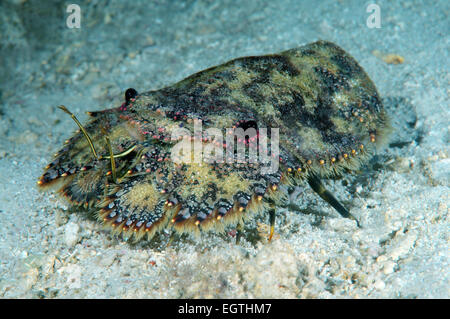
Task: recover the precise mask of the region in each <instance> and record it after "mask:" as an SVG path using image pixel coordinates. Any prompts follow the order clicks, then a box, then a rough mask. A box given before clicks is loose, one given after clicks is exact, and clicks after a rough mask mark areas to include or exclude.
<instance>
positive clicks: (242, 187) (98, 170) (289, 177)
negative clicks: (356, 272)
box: [38, 41, 388, 239]
mask: <svg viewBox="0 0 450 319" xmlns="http://www.w3.org/2000/svg"><path fill="white" fill-rule="evenodd" d="M91 115H92V116H93V117H94V119H93V121H92V122H90V123H89V124H87V125H86V126H85V128H86V131H87V132H88V134H89V135H90V136H91V139H92V141H93V143H94V145H95V147H96V149H97V153H98V154H99V155H100V156H107V155H108V154H109V153H108V149H107V144H106V143H105V136H107V137H108V138H109V140H110V141H111V144H112V149H113V153H114V154H118V153H121V152H124V151H125V150H129V149H131V148H132V147H134V149H133V151H131V152H130V153H128V154H127V155H126V156H123V157H120V158H117V159H116V166H117V175H118V178H117V179H116V180H115V181H114V180H113V179H112V177H111V163H110V161H109V160H106V159H105V158H104V159H100V160H97V159H95V158H94V157H93V155H92V153H91V150H90V147H89V144H88V142H87V140H86V139H85V138H84V136H83V135H82V134H81V133H77V134H76V135H75V136H74V137H72V138H70V139H69V140H68V141H67V142H66V145H65V147H64V148H63V149H62V150H60V151H59V152H58V153H57V154H56V156H55V159H54V160H53V162H52V163H50V164H49V165H48V166H47V167H46V171H45V173H44V174H43V175H42V177H41V178H40V180H39V182H38V183H39V184H40V185H41V186H42V187H44V186H47V185H56V182H59V183H58V185H59V187H60V190H61V192H62V193H63V194H64V195H65V196H66V197H67V198H68V199H69V200H70V201H71V202H72V203H73V204H74V205H79V206H86V207H91V208H93V209H94V210H96V211H97V212H98V217H99V219H100V220H101V221H102V222H103V223H105V224H106V225H110V226H112V227H113V228H114V229H116V230H117V231H119V232H126V234H127V235H134V238H136V239H139V238H141V237H142V236H143V235H145V234H147V235H148V238H151V237H152V236H153V235H154V234H155V232H157V231H159V230H161V229H162V228H165V227H171V228H173V229H175V230H177V231H179V232H185V231H188V232H198V231H199V230H207V229H211V230H215V231H218V230H222V229H223V228H224V226H226V225H229V224H232V225H235V224H237V223H241V222H243V221H245V220H246V219H247V218H248V217H250V216H252V215H253V214H254V213H259V212H263V211H265V210H266V209H267V205H268V204H267V203H268V202H272V203H273V202H275V203H277V202H279V201H281V200H283V194H282V193H281V192H280V191H279V189H280V188H279V187H278V186H279V184H293V183H302V182H303V181H304V180H305V178H306V177H308V176H311V175H314V176H317V177H319V178H328V177H332V176H339V175H340V174H341V173H342V172H344V170H345V171H351V170H355V169H357V168H359V167H360V165H361V164H362V163H363V162H364V161H366V160H367V158H368V155H370V154H371V153H372V151H373V149H374V146H375V144H376V142H377V141H379V140H381V139H382V138H383V137H384V136H385V135H386V134H385V133H386V131H387V127H388V124H387V118H386V114H385V112H384V110H383V105H382V102H381V99H380V97H379V95H378V93H377V90H376V88H375V86H374V85H373V83H372V81H371V80H370V79H369V77H368V76H367V74H366V73H365V72H364V70H363V69H362V68H361V67H360V66H359V65H358V64H357V62H356V61H355V60H354V59H353V58H352V57H351V56H350V55H348V54H347V53H345V52H344V51H343V50H342V49H341V48H339V47H338V46H336V45H335V44H333V43H330V42H324V41H319V42H316V43H312V44H309V45H306V46H302V47H299V48H296V49H292V50H288V51H284V52H281V53H278V54H272V55H265V56H252V57H243V58H238V59H235V60H232V61H229V62H227V63H225V64H222V65H219V66H216V67H213V68H209V69H207V70H204V71H202V72H199V73H196V74H194V75H192V76H190V77H188V78H186V79H184V80H182V81H180V82H178V83H176V84H174V85H172V86H169V87H166V88H163V89H160V90H156V91H149V92H145V93H142V94H139V95H137V96H136V97H135V98H134V99H131V100H129V101H128V102H127V103H124V104H123V105H122V106H121V107H118V108H114V109H109V110H105V111H100V112H92V113H91ZM199 121H201V124H202V129H203V131H205V130H206V129H208V128H220V129H223V130H224V132H225V129H226V128H233V127H241V128H243V129H246V128H249V127H254V128H255V129H257V130H258V129H259V128H274V127H275V128H279V132H280V134H279V140H280V146H279V147H280V162H279V163H280V166H279V170H278V171H277V172H276V173H272V174H261V171H260V165H259V164H258V163H254V164H248V163H246V164H242V163H220V164H217V163H215V164H208V163H183V164H177V163H174V162H173V161H172V160H171V156H170V155H171V150H172V148H173V146H174V145H175V144H176V143H177V142H178V141H177V140H173V139H172V138H171V137H172V133H173V131H174V129H179V128H181V127H182V128H183V129H186V130H188V131H189V132H190V133H191V136H194V140H195V138H198V139H197V141H198V140H200V142H201V143H202V144H203V145H206V144H207V143H211V141H210V140H208V139H207V138H205V136H195V135H194V123H199ZM224 147H225V144H224Z"/></svg>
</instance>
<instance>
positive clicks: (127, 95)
mask: <svg viewBox="0 0 450 319" xmlns="http://www.w3.org/2000/svg"><path fill="white" fill-rule="evenodd" d="M137 95H138V92H137V91H136V90H135V89H133V88H129V89H127V90H126V91H125V102H126V103H129V102H130V100H131V99H134V98H135V97H136V96H137Z"/></svg>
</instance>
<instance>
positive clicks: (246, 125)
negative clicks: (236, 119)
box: [238, 120, 258, 131]
mask: <svg viewBox="0 0 450 319" xmlns="http://www.w3.org/2000/svg"><path fill="white" fill-rule="evenodd" d="M238 127H241V128H242V129H243V130H244V131H245V130H247V129H248V128H254V129H255V130H258V123H256V121H254V120H249V121H244V122H242V123H240V124H239V125H238Z"/></svg>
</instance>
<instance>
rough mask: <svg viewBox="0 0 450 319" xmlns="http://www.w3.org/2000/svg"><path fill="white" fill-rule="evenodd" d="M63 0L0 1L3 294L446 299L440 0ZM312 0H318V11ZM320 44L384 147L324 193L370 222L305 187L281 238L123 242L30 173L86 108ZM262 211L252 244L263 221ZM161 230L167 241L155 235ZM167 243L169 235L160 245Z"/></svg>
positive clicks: (445, 106)
mask: <svg viewBox="0 0 450 319" xmlns="http://www.w3.org/2000/svg"><path fill="white" fill-rule="evenodd" d="M77 3H78V4H79V6H80V8H81V14H82V20H81V28H80V29H69V28H67V26H66V23H65V22H66V18H67V15H68V14H67V13H66V8H65V3H64V1H20V0H8V1H2V3H1V4H0V27H1V30H2V32H1V34H0V61H1V63H0V74H2V77H1V80H0V100H1V103H0V136H1V138H0V180H1V182H0V216H1V219H0V297H2V298H19V297H20V298H202V297H203V298H235V297H239V298H449V296H450V294H449V287H450V285H449V273H450V268H449V244H448V243H449V237H448V236H449V224H448V212H449V208H448V206H449V183H450V159H449V158H448V156H449V140H450V135H449V123H450V122H449V110H450V108H449V103H448V101H449V99H448V94H449V74H448V70H449V69H450V68H449V61H450V59H449V39H450V38H449V36H448V30H449V19H448V15H449V8H450V4H449V2H448V1H435V2H426V1H407V2H406V1H405V2H402V1H377V2H376V3H377V4H378V5H379V7H380V13H381V28H368V27H367V25H366V20H367V18H368V16H369V14H370V13H367V12H366V8H367V4H368V3H365V2H364V1H321V2H320V3H315V4H309V3H310V2H309V1H304V2H302V1H294V0H292V1H288V0H286V1H232V0H230V1H188V2H182V1H176V2H175V1H167V3H166V2H165V1H157V2H156V1H155V2H153V1H152V2H149V1H143V0H142V1H132V2H131V3H132V4H126V1H117V0H113V1H108V2H107V5H105V4H104V3H105V2H103V1H78V2H77ZM311 3H313V2H311ZM318 39H323V40H329V41H333V42H335V43H337V44H338V45H339V46H341V47H343V48H344V49H345V50H346V51H348V52H349V53H350V54H352V55H353V56H354V57H355V58H356V59H357V60H358V61H359V63H360V64H361V65H362V66H363V67H364V68H365V70H366V71H367V73H368V74H369V75H370V77H371V78H372V80H373V81H374V83H375V84H376V86H377V88H378V90H379V92H380V94H381V96H382V97H383V99H384V104H385V107H386V109H387V110H388V112H389V114H390V116H391V118H392V123H393V133H392V137H391V140H390V141H389V143H388V145H387V146H386V148H385V149H382V150H380V151H379V152H378V154H377V155H376V156H375V157H374V159H373V160H372V161H371V163H370V164H369V165H368V167H367V169H366V170H365V171H364V172H362V174H361V175H358V176H345V177H344V178H343V179H342V180H339V181H327V185H328V187H329V188H330V189H332V190H333V192H335V193H336V195H337V196H338V197H339V198H341V199H342V200H343V201H344V203H345V204H346V205H347V206H349V207H350V208H351V211H352V213H353V214H354V215H355V216H357V218H358V219H359V220H360V221H361V223H362V225H363V227H362V228H357V227H356V224H355V222H353V221H351V220H347V219H343V218H341V217H340V216H339V215H338V214H337V213H336V212H335V211H334V210H333V209H331V208H330V207H329V206H328V205H327V204H325V203H324V202H323V201H321V200H320V199H319V198H317V197H316V196H315V195H314V194H313V193H312V191H311V190H309V189H307V188H305V189H300V191H301V192H302V196H301V197H299V199H298V201H297V205H299V206H300V207H302V211H301V212H293V211H287V210H282V209H279V210H278V216H279V217H278V218H277V224H276V234H275V237H274V240H273V241H272V242H270V243H268V242H267V241H266V240H265V239H264V238H261V239H259V240H251V236H250V235H248V236H244V238H243V239H242V241H241V243H240V244H238V245H236V244H235V239H234V238H233V237H232V236H231V235H229V234H224V235H214V234H206V235H204V236H202V238H200V239H195V238H189V237H188V238H183V239H182V240H179V241H176V242H175V243H174V244H173V245H171V246H170V247H166V246H164V245H158V243H150V244H149V243H139V244H137V245H130V244H128V243H127V242H124V241H123V240H122V239H120V238H116V237H114V236H112V235H111V234H110V233H108V232H106V231H104V230H102V229H101V227H100V225H99V224H97V223H96V222H95V221H92V220H90V219H89V218H86V216H85V215H83V214H80V213H78V212H76V211H73V210H71V209H69V207H68V206H67V203H65V202H64V200H62V199H61V198H59V197H58V196H56V195H55V194H53V193H51V192H50V193H42V192H39V191H38V190H37V188H36V180H37V178H38V177H39V176H40V174H41V173H42V169H43V167H44V166H45V165H46V164H47V163H48V161H49V159H50V158H51V155H52V154H53V153H54V152H56V151H57V150H58V148H59V147H60V145H62V143H63V141H64V140H65V139H67V138H68V137H69V136H70V135H71V134H72V132H73V131H74V130H75V129H76V127H75V124H74V123H73V122H72V121H71V119H70V117H68V116H66V115H65V114H63V113H62V112H61V111H60V110H58V109H57V108H56V106H58V105H60V104H64V105H67V106H69V107H70V109H71V110H72V111H73V112H74V113H76V114H80V116H79V117H80V120H82V121H85V120H86V119H87V116H86V115H84V112H85V111H88V110H97V109H104V108H110V107H116V106H118V105H120V104H121V103H122V100H123V94H124V92H125V90H126V89H127V88H128V87H134V88H136V89H137V90H138V91H140V92H143V91H148V90H153V89H158V88H161V87H164V86H166V85H170V84H172V83H174V82H176V81H178V80H181V79H182V78H184V77H186V76H188V75H190V74H192V73H194V72H197V71H200V70H202V69H205V68H207V67H210V66H213V65H216V64H219V63H222V62H225V61H227V60H229V59H232V58H235V57H239V56H245V55H259V54H265V53H273V52H278V51H282V50H285V49H289V48H293V47H297V46H300V45H303V44H306V43H309V42H313V41H316V40H318ZM267 220H268V217H267V216H261V217H260V218H259V219H256V220H255V221H254V222H252V223H250V224H249V225H248V227H247V232H248V233H249V234H252V233H255V232H257V229H258V227H259V228H261V227H262V226H261V225H262V224H264V223H267ZM163 237H164V236H163ZM163 241H164V238H163Z"/></svg>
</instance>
